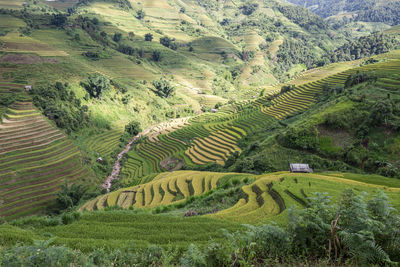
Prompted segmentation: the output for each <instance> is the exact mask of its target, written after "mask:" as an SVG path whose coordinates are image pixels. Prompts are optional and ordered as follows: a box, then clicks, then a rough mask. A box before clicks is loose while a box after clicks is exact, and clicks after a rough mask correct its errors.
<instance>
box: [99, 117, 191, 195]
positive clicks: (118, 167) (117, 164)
mask: <svg viewBox="0 0 400 267" xmlns="http://www.w3.org/2000/svg"><path fill="white" fill-rule="evenodd" d="M187 118H189V117H185V118H180V119H174V120H171V121H170V122H174V121H176V120H182V119H187ZM163 123H165V122H161V123H157V124H153V125H151V126H149V127H148V128H146V129H145V130H144V131H143V132H141V133H140V134H138V135H136V136H135V137H133V138H132V139H131V140H130V141H129V143H128V144H127V145H126V146H125V149H124V150H122V151H121V152H120V153H119V154H118V156H117V160H116V161H115V163H114V168H113V170H112V172H111V174H110V175H109V176H108V177H107V179H106V180H105V181H104V183H103V188H104V189H106V190H107V192H110V189H111V182H112V181H113V180H116V179H118V176H119V173H120V171H121V159H122V157H123V156H124V155H125V154H126V153H128V152H129V150H130V149H131V146H132V144H133V142H135V141H136V140H137V139H139V138H140V137H142V136H145V135H147V134H149V133H150V132H151V131H152V130H153V129H154V128H156V127H157V126H159V125H161V124H163Z"/></svg>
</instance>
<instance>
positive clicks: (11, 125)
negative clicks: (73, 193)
mask: <svg viewBox="0 0 400 267" xmlns="http://www.w3.org/2000/svg"><path fill="white" fill-rule="evenodd" d="M3 86H6V87H7V88H10V89H9V90H11V88H12V86H11V85H9V84H3ZM3 90H5V89H3ZM0 137H1V138H0V181H1V186H0V216H2V217H5V218H7V219H12V218H18V217H21V216H26V215H32V214H38V213H41V212H43V210H44V209H45V208H46V207H48V206H51V205H52V204H54V199H55V194H56V193H57V191H58V190H59V189H60V187H61V185H63V184H65V183H70V182H82V183H91V182H93V178H94V176H93V174H92V172H91V171H90V170H89V169H88V168H87V167H85V166H83V165H82V155H81V153H80V151H79V150H78V149H77V147H76V146H75V145H74V144H73V142H72V141H70V140H69V138H68V137H66V136H65V134H64V133H63V132H61V131H60V130H58V129H57V128H56V127H54V126H53V125H52V124H51V123H50V122H49V121H48V120H47V119H46V118H44V117H43V116H42V115H41V114H40V113H39V111H38V110H37V109H36V108H35V107H34V106H33V104H32V103H31V102H16V103H14V104H12V106H10V107H9V108H8V109H6V112H5V114H4V115H3V120H2V123H1V124H0Z"/></svg>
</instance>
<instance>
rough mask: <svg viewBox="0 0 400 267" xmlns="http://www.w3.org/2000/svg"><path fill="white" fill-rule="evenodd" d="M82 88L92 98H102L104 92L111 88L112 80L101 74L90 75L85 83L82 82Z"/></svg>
mask: <svg viewBox="0 0 400 267" xmlns="http://www.w3.org/2000/svg"><path fill="white" fill-rule="evenodd" d="M81 86H82V87H83V88H85V90H86V91H87V92H88V93H89V95H90V96H91V97H93V98H100V97H101V95H102V94H103V92H104V91H105V90H107V89H109V88H110V80H109V79H108V78H107V77H105V76H103V75H101V74H99V73H94V74H90V75H89V76H88V77H87V78H86V80H85V81H82V82H81Z"/></svg>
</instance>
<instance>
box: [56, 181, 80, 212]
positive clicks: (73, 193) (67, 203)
mask: <svg viewBox="0 0 400 267" xmlns="http://www.w3.org/2000/svg"><path fill="white" fill-rule="evenodd" d="M87 191H88V188H87V186H84V185H77V184H73V185H71V186H70V187H69V186H68V184H64V185H63V186H61V190H60V192H58V193H57V198H56V202H57V208H58V209H59V210H60V211H61V210H66V209H70V208H73V207H74V206H76V205H78V203H79V202H80V201H81V199H82V198H83V196H84V195H85V194H86V193H87Z"/></svg>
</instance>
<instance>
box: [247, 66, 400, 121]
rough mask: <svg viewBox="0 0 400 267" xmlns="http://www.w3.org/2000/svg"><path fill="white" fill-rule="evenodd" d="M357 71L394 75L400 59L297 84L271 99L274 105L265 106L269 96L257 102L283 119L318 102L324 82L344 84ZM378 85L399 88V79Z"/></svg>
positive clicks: (271, 113) (383, 79)
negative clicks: (317, 96) (317, 97)
mask: <svg viewBox="0 0 400 267" xmlns="http://www.w3.org/2000/svg"><path fill="white" fill-rule="evenodd" d="M357 71H375V72H377V74H382V75H384V76H387V75H389V76H392V75H396V73H399V71H400V61H398V60H392V61H389V62H383V63H377V64H370V65H366V66H363V67H358V68H353V69H349V70H346V71H344V72H341V73H338V74H335V75H332V76H328V77H326V78H324V79H321V80H318V81H315V82H311V83H307V84H303V85H300V86H297V87H296V88H295V89H294V90H292V91H289V92H287V93H285V94H282V95H279V96H278V97H276V98H274V99H273V100H272V101H271V102H272V105H270V106H264V104H265V103H266V102H267V100H266V99H267V97H264V98H260V99H258V100H256V102H255V104H256V105H258V106H260V107H261V109H262V112H263V113H265V114H268V115H270V116H272V117H274V118H276V119H278V120H282V119H284V118H286V117H287V116H290V115H293V114H295V113H298V112H302V111H304V110H306V109H308V108H309V107H310V106H311V105H312V104H314V103H315V102H316V95H317V94H318V93H319V92H320V91H321V90H322V87H323V85H324V84H329V85H331V86H335V85H340V84H344V83H345V82H346V80H347V77H349V76H350V75H352V74H354V73H356V72H357ZM377 85H378V86H379V85H380V86H383V87H384V88H386V89H389V90H397V88H398V85H399V80H396V79H394V80H393V78H382V79H380V80H379V81H378V83H377Z"/></svg>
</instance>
